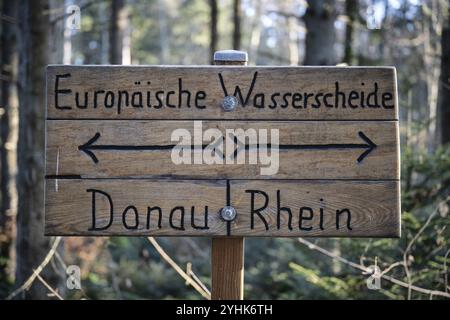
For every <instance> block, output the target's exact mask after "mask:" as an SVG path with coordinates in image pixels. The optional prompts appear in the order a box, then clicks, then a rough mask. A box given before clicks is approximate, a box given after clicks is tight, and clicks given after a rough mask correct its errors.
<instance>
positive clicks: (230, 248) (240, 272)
mask: <svg viewBox="0 0 450 320" xmlns="http://www.w3.org/2000/svg"><path fill="white" fill-rule="evenodd" d="M247 60H248V58H247V53H246V52H242V51H235V50H223V51H217V52H215V53H214V64H216V65H244V66H245V65H247ZM224 107H225V106H224ZM227 205H228V204H227ZM211 269H212V270H211V299H213V300H242V299H243V298H244V237H233V238H212V245H211Z"/></svg>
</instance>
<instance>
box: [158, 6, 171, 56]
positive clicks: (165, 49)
mask: <svg viewBox="0 0 450 320" xmlns="http://www.w3.org/2000/svg"><path fill="white" fill-rule="evenodd" d="M167 11H168V10H167V6H166V3H165V0H158V27H159V44H160V48H161V51H160V59H159V62H160V63H161V64H167V63H169V61H170V45H169V28H168V23H167V20H168V18H169V16H168V12H167Z"/></svg>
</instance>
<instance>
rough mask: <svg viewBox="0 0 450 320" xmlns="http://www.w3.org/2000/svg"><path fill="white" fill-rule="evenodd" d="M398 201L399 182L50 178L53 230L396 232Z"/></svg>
mask: <svg viewBox="0 0 450 320" xmlns="http://www.w3.org/2000/svg"><path fill="white" fill-rule="evenodd" d="M398 199H399V182H398V181H321V180H317V181H306V180H269V181H268V180H264V181H263V180H231V181H228V182H227V181H226V180H155V179H121V180H120V181H117V180H114V179H94V180H91V179H75V180H72V179H51V180H48V181H47V184H46V203H47V211H46V233H47V234H49V235H148V234H151V235H155V236H160V235H166V236H167V235H170V236H255V235H257V236H271V237H294V236H295V237H309V236H322V237H325V236H332V237H352V236H357V237H367V236H372V237H382V236H384V237H395V236H397V235H398V234H399V232H400V230H399V229H400V225H399V219H398V212H399V209H400V208H399V202H398ZM226 204H228V205H231V206H233V207H235V208H236V210H237V212H238V215H237V218H236V220H235V221H233V222H226V221H223V220H222V219H220V217H219V215H218V214H217V213H218V212H219V211H220V209H221V208H222V207H223V206H224V205H226ZM288 211H290V213H288ZM160 213H161V215H160ZM289 216H290V218H289ZM300 218H301V219H300ZM278 219H279V223H278ZM289 220H290V223H289ZM300 220H301V221H300Z"/></svg>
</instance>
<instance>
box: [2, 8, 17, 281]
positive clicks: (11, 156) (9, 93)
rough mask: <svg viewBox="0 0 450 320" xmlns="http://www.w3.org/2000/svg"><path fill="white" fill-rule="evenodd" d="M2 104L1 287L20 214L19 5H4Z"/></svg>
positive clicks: (10, 269)
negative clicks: (17, 43)
mask: <svg viewBox="0 0 450 320" xmlns="http://www.w3.org/2000/svg"><path fill="white" fill-rule="evenodd" d="M1 12H2V16H3V17H4V18H3V19H2V27H1V31H2V35H1V43H2V44H3V45H2V46H1V53H0V54H1V66H2V67H1V77H2V80H1V102H0V111H1V112H0V167H1V174H0V179H1V180H0V187H1V198H0V201H1V202H0V258H1V259H2V260H0V283H3V284H6V283H7V281H8V279H12V278H13V277H14V250H13V242H14V238H15V219H16V214H17V190H16V184H15V175H16V169H17V168H16V161H17V153H16V144H17V125H18V121H17V112H18V110H17V109H18V106H17V103H18V102H17V86H16V81H17V50H16V34H17V31H16V28H17V1H15V0H3V2H2V11H1Z"/></svg>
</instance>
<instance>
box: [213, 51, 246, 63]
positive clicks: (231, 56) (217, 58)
mask: <svg viewBox="0 0 450 320" xmlns="http://www.w3.org/2000/svg"><path fill="white" fill-rule="evenodd" d="M247 62H248V54H247V52H245V51H238V50H220V51H216V52H215V53H214V64H218V65H227V64H229V65H246V64H247Z"/></svg>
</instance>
